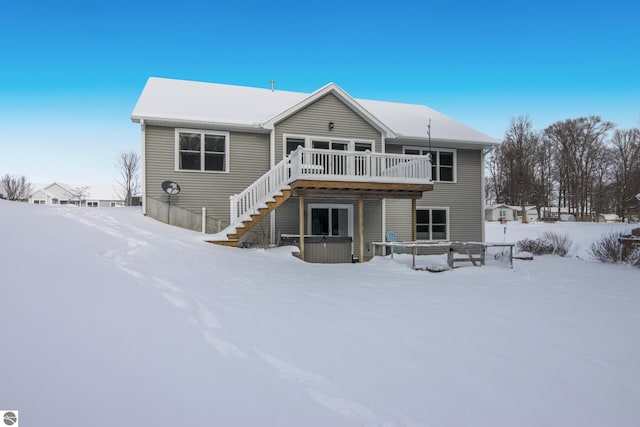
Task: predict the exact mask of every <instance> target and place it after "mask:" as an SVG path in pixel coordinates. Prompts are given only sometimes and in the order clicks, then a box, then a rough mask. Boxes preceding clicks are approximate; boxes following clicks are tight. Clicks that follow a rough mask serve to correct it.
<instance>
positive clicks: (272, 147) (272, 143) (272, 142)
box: [269, 129, 276, 169]
mask: <svg viewBox="0 0 640 427" xmlns="http://www.w3.org/2000/svg"><path fill="white" fill-rule="evenodd" d="M275 165H276V131H275V129H274V130H272V131H271V132H270V133H269V169H271V168H273V167H274V166H275Z"/></svg>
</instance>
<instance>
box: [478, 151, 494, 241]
mask: <svg viewBox="0 0 640 427" xmlns="http://www.w3.org/2000/svg"><path fill="white" fill-rule="evenodd" d="M480 182H481V185H480V206H481V210H480V211H481V214H480V219H481V224H482V226H481V229H480V233H481V234H480V241H481V242H484V239H485V231H484V227H485V224H486V220H487V217H486V212H485V209H486V201H485V198H484V195H485V185H486V183H485V182H484V150H480ZM492 216H493V214H492Z"/></svg>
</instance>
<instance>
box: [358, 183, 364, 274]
mask: <svg viewBox="0 0 640 427" xmlns="http://www.w3.org/2000/svg"><path fill="white" fill-rule="evenodd" d="M358 217H359V218H358V234H359V240H360V262H364V196H363V195H362V194H361V195H360V200H359V201H358Z"/></svg>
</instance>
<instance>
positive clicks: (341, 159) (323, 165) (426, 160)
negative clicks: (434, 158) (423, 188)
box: [291, 147, 431, 184]
mask: <svg viewBox="0 0 640 427" xmlns="http://www.w3.org/2000/svg"><path fill="white" fill-rule="evenodd" d="M291 178H292V181H293V180H296V179H318V180H328V181H368V182H394V183H406V184H409V183H425V182H431V158H430V156H429V155H425V156H415V155H406V154H385V153H372V152H370V151H337V150H322V149H309V148H301V147H299V148H298V149H297V150H296V151H294V152H293V153H291Z"/></svg>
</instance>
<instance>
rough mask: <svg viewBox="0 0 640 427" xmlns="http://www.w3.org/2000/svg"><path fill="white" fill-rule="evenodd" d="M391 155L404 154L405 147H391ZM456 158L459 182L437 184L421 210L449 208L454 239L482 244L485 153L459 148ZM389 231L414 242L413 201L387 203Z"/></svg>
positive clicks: (425, 198) (390, 201) (450, 227)
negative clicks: (392, 153) (412, 236)
mask: <svg viewBox="0 0 640 427" xmlns="http://www.w3.org/2000/svg"><path fill="white" fill-rule="evenodd" d="M434 148H435V147H434ZM387 152H402V147H401V146H398V145H391V144H388V145H387ZM456 156H457V182H456V183H446V182H442V183H441V182H436V183H434V189H433V191H430V192H425V193H424V196H423V197H422V199H419V200H418V201H417V207H418V208H420V207H449V232H450V235H449V238H450V240H463V241H481V240H482V228H483V227H484V224H483V222H482V213H483V212H482V182H481V181H482V180H481V179H480V177H481V176H482V174H481V168H482V156H481V151H480V150H460V149H458V150H457V151H456ZM386 229H387V230H391V231H395V232H396V233H397V234H398V240H410V239H411V200H391V199H388V200H387V201H386Z"/></svg>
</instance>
